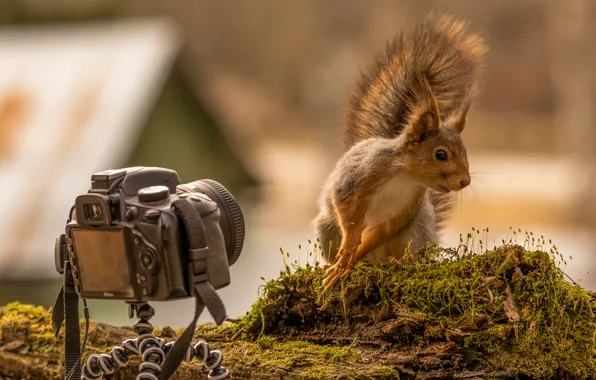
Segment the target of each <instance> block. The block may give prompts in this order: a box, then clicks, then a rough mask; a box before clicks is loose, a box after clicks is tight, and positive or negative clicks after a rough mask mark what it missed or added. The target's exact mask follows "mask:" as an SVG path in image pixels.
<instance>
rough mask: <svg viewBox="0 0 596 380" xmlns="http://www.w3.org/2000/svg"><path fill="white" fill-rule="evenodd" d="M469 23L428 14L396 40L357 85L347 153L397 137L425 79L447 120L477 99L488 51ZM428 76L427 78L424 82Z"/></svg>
mask: <svg viewBox="0 0 596 380" xmlns="http://www.w3.org/2000/svg"><path fill="white" fill-rule="evenodd" d="M465 27H466V23H464V22H462V21H459V20H456V19H454V18H452V17H450V16H447V15H442V14H435V13H431V14H429V15H428V16H427V17H426V18H425V19H424V21H423V22H422V23H421V24H420V25H418V26H417V27H416V28H415V29H414V30H413V31H412V32H411V33H409V34H403V33H402V34H400V35H398V36H397V37H396V38H395V39H394V40H393V41H392V42H391V43H389V44H388V46H387V49H386V51H385V53H384V54H383V55H382V56H381V57H379V58H378V59H377V60H375V62H374V63H372V64H371V65H370V66H369V67H368V70H367V71H366V72H365V73H363V75H362V76H361V78H360V79H359V80H358V81H357V82H356V86H355V87H354V89H353V91H352V93H351V96H350V101H349V107H348V110H347V115H346V121H345V123H344V126H343V130H342V139H343V143H344V146H345V148H346V149H349V148H350V147H351V146H353V145H354V144H356V143H357V142H359V141H361V140H364V139H366V138H370V137H386V138H393V137H396V136H398V135H399V134H400V133H401V132H402V130H403V129H404V127H405V124H406V123H407V121H408V116H409V114H410V113H411V112H413V110H415V109H416V105H417V103H419V102H420V101H421V99H420V97H421V96H422V94H417V93H415V92H416V88H417V86H415V84H416V83H422V81H423V80H424V79H425V80H427V81H428V83H429V84H430V88H431V90H432V93H433V95H434V97H435V99H436V101H437V104H438V108H439V116H440V119H441V120H446V119H447V118H449V117H450V116H451V115H452V114H453V113H454V112H459V111H460V109H461V108H462V107H464V106H465V105H464V103H465V102H470V101H471V100H472V98H473V97H474V96H475V95H476V89H477V87H478V85H479V81H480V77H481V74H482V70H483V66H484V65H483V59H484V54H485V52H486V50H487V47H486V45H485V43H484V41H483V39H482V38H481V37H479V36H478V35H476V34H467V33H466V30H465ZM421 77H424V78H421Z"/></svg>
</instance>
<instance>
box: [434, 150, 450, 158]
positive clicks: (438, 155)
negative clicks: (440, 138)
mask: <svg viewBox="0 0 596 380" xmlns="http://www.w3.org/2000/svg"><path fill="white" fill-rule="evenodd" d="M435 158H436V159H437V160H439V161H447V152H445V151H444V150H443V149H437V150H436V151H435Z"/></svg>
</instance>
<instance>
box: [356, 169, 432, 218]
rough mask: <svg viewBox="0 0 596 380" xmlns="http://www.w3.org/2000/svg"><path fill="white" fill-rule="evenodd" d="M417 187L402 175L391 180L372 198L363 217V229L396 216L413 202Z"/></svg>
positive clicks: (412, 181)
mask: <svg viewBox="0 0 596 380" xmlns="http://www.w3.org/2000/svg"><path fill="white" fill-rule="evenodd" d="M419 187H420V185H419V184H417V183H416V182H415V181H414V180H412V179H411V178H410V177H408V176H406V175H404V174H398V175H396V176H395V177H393V178H391V179H390V180H389V181H388V182H386V183H385V184H384V185H383V186H382V187H381V188H379V189H378V190H377V191H376V192H375V193H374V195H373V196H372V198H371V200H370V203H369V205H368V209H367V211H366V214H365V217H364V225H365V227H368V228H372V227H375V226H377V225H379V224H381V223H383V222H385V221H387V220H389V219H391V218H393V217H394V216H396V215H398V214H399V213H400V212H401V211H402V210H404V209H405V208H406V206H408V205H409V204H411V203H412V202H413V200H414V198H415V197H416V193H417V189H418V188H419Z"/></svg>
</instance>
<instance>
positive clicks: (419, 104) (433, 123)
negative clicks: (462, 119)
mask: <svg viewBox="0 0 596 380" xmlns="http://www.w3.org/2000/svg"><path fill="white" fill-rule="evenodd" d="M412 82H413V83H412V84H413V85H412V89H413V91H412V95H413V97H412V99H411V103H410V104H409V107H410V118H409V119H410V120H409V123H408V124H409V125H408V128H407V129H406V135H407V140H408V142H409V143H410V144H417V143H420V142H422V141H423V140H424V139H425V138H426V137H427V136H428V135H429V134H431V133H432V132H434V131H436V130H438V129H439V106H438V105H437V99H436V98H435V96H434V94H433V92H432V89H431V87H430V83H429V82H428V79H427V78H426V75H424V74H418V73H417V74H416V75H414V76H413V81H412Z"/></svg>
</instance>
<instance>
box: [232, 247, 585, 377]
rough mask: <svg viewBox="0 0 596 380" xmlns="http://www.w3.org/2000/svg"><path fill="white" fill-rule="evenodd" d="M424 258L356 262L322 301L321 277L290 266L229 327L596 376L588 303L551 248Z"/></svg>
mask: <svg viewBox="0 0 596 380" xmlns="http://www.w3.org/2000/svg"><path fill="white" fill-rule="evenodd" d="M427 250H428V248H427ZM430 251H431V253H432V257H430V258H427V260H425V261H426V262H423V263H419V262H407V261H406V262H404V263H402V264H399V265H398V264H396V263H395V262H387V263H384V264H382V265H380V266H370V265H368V264H366V263H361V264H359V265H357V267H356V268H355V269H354V270H353V272H352V273H350V274H349V275H348V276H346V277H345V278H344V279H342V280H341V283H340V284H339V285H338V286H337V287H336V288H335V289H334V290H333V291H331V292H328V293H323V292H322V287H321V282H322V280H323V278H324V271H323V270H322V269H320V268H318V267H312V266H310V267H308V268H302V267H298V266H294V270H293V271H290V270H286V271H285V272H283V273H282V274H281V276H280V277H279V278H278V279H275V280H272V281H269V282H267V283H266V284H265V285H264V286H263V288H262V295H261V298H260V299H259V301H258V302H257V303H256V304H255V305H254V307H253V308H252V310H251V311H250V312H249V313H248V314H247V315H246V317H245V318H244V319H243V321H242V322H241V323H240V324H239V325H238V326H237V327H236V329H237V330H239V331H240V332H241V333H242V337H243V339H246V340H254V339H258V338H259V336H261V335H262V334H266V335H267V336H278V337H279V338H280V339H288V340H291V339H295V338H296V337H307V338H308V339H313V340H316V339H317V336H316V335H317V334H319V335H320V334H323V335H325V336H337V335H340V334H341V335H343V337H344V338H345V339H347V338H356V339H358V340H368V341H374V342H376V343H384V344H401V345H402V346H401V347H402V348H403V344H408V345H409V347H410V348H416V350H419V351H420V350H424V348H425V347H428V346H429V345H431V344H434V343H438V342H456V343H457V344H458V345H459V347H460V348H461V349H467V350H472V351H473V352H475V355H476V356H480V357H481V358H482V360H480V362H484V363H486V364H485V366H486V367H488V366H490V367H491V368H497V369H500V370H503V371H508V372H509V373H520V374H524V375H528V376H532V377H551V376H557V375H565V376H577V377H582V378H583V377H586V376H589V375H590V376H591V375H593V374H594V373H595V372H596V355H595V352H596V351H595V350H596V342H595V334H596V320H595V318H594V317H595V315H594V308H595V301H594V299H595V297H594V296H593V294H592V293H591V292H589V291H587V290H585V289H582V288H581V287H579V286H576V285H572V284H570V283H568V282H567V281H565V279H564V276H563V274H562V272H561V271H560V269H559V268H558V266H557V264H556V259H557V254H558V252H556V249H555V250H551V252H550V253H547V252H543V251H540V250H528V249H524V248H523V247H522V246H519V245H514V244H506V245H503V246H501V247H498V248H496V249H494V250H492V251H486V252H483V253H481V254H471V253H470V252H457V251H456V250H449V251H447V250H443V252H441V253H438V251H437V249H436V248H433V249H431V250H430ZM441 255H442V258H440V259H439V258H437V257H438V256H441ZM448 256H450V257H448ZM559 256H560V255H559ZM309 331H313V333H312V334H311V333H308V332H309ZM400 349H401V348H400Z"/></svg>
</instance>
